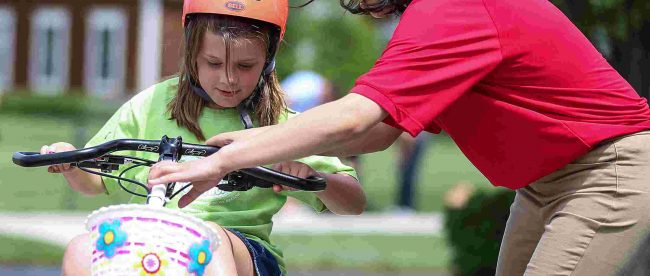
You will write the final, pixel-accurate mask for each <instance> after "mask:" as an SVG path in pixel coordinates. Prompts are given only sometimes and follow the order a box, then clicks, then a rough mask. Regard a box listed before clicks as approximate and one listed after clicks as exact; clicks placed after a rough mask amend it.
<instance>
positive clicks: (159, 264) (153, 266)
mask: <svg viewBox="0 0 650 276" xmlns="http://www.w3.org/2000/svg"><path fill="white" fill-rule="evenodd" d="M137 255H138V257H139V261H138V262H137V263H135V264H134V265H133V268H136V269H140V276H152V275H156V276H165V273H164V271H165V267H167V264H168V263H169V261H168V260H167V257H166V256H165V254H164V253H162V252H155V250H147V251H141V250H140V251H138V253H137Z"/></svg>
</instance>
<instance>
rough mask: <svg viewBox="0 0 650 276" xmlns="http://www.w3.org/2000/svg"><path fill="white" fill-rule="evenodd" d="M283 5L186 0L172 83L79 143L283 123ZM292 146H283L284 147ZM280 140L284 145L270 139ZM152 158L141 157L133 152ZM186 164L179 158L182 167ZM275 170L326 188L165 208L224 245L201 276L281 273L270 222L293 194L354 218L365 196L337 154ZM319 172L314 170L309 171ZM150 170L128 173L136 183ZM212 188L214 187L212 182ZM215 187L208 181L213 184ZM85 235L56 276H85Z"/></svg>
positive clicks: (83, 176) (85, 179)
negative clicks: (277, 67) (278, 70)
mask: <svg viewBox="0 0 650 276" xmlns="http://www.w3.org/2000/svg"><path fill="white" fill-rule="evenodd" d="M287 13H288V4H287V1H286V0H282V1H256V0H251V1H240V2H237V3H235V2H233V1H226V0H186V1H185V3H184V7H183V24H184V27H185V38H186V40H185V55H184V58H183V64H182V66H181V70H180V72H179V76H178V77H177V78H172V79H169V80H167V81H164V82H161V83H159V84H156V85H154V86H153V87H151V88H149V89H147V90H145V91H142V92H141V93H139V94H138V95H136V96H135V97H133V98H132V99H131V100H130V101H128V102H127V103H125V104H124V105H123V106H122V107H121V108H120V109H119V110H118V111H117V112H116V113H115V115H114V116H113V117H112V118H111V119H110V120H109V121H108V122H107V123H106V125H105V126H104V127H103V128H102V129H101V130H100V131H99V132H98V133H97V134H96V135H95V137H94V138H92V139H91V140H90V142H89V143H88V144H87V145H86V146H93V145H97V144H100V143H102V142H104V141H107V140H113V139H120V138H135V139H160V137H162V136H163V135H168V136H170V137H176V136H182V137H183V141H184V142H189V143H201V142H204V141H205V137H210V136H213V135H216V134H218V133H222V132H227V131H234V130H239V129H243V128H250V127H252V126H253V125H258V126H268V125H273V124H276V123H280V122H283V121H285V120H287V118H288V117H291V116H292V114H291V112H288V110H287V108H286V104H285V102H284V98H283V93H282V92H281V90H280V88H279V85H278V81H277V76H276V75H275V71H274V56H275V52H276V49H277V47H278V44H279V42H280V40H281V39H282V35H283V34H284V29H285V24H286V18H287ZM286 142H290V141H288V140H287V141H286ZM278 143H285V141H278ZM73 149H74V147H72V146H71V145H70V144H67V143H57V144H53V145H50V146H44V147H43V148H42V150H41V152H42V153H47V152H60V151H68V150H73ZM132 154H133V155H135V156H137V157H141V158H147V159H154V158H155V156H152V155H150V154H148V153H141V152H138V153H132ZM186 160H188V159H185V160H182V161H186ZM274 168H275V169H277V170H280V171H282V172H285V173H289V174H292V175H295V176H298V177H307V176H310V175H319V176H322V177H324V178H326V180H327V183H328V186H327V189H326V190H325V191H323V192H319V193H308V192H295V191H283V190H287V189H285V188H283V187H281V186H275V187H274V189H273V190H270V189H253V190H250V191H246V192H224V191H221V190H219V189H217V188H213V189H210V190H209V191H208V192H206V193H205V194H203V195H202V196H201V197H199V198H198V199H197V200H196V201H194V202H193V203H192V204H189V205H188V203H189V201H187V200H186V199H187V198H188V195H191V194H192V193H194V192H196V191H195V190H194V191H192V190H191V191H190V192H188V195H185V196H184V197H183V199H181V201H180V202H177V201H173V202H171V203H170V204H168V205H171V206H172V207H176V206H178V207H185V208H183V209H182V210H183V211H185V212H187V213H189V214H192V215H194V216H196V217H199V218H201V219H204V220H205V221H208V222H209V223H211V225H212V226H213V227H214V228H215V229H216V230H217V232H218V233H219V235H220V236H221V240H222V241H223V243H222V245H221V246H220V247H219V248H218V249H217V251H216V252H215V254H216V255H215V256H218V257H216V258H213V260H214V261H213V262H212V263H211V264H210V265H209V266H208V268H207V272H208V275H211V273H214V272H215V269H216V268H217V267H218V268H219V270H222V271H223V272H225V274H226V275H237V274H239V275H280V274H282V273H284V271H285V268H284V262H283V260H282V253H281V251H280V250H279V249H278V248H276V247H275V246H274V245H273V244H272V243H271V242H270V240H269V235H270V232H271V228H272V220H271V218H272V216H273V215H274V214H275V213H277V212H278V211H279V210H280V208H281V207H282V205H283V204H284V203H285V201H286V199H287V196H292V197H295V198H297V199H299V200H301V201H303V202H305V203H307V204H308V205H310V206H312V207H313V208H314V209H316V210H317V211H323V210H325V209H329V210H331V211H332V212H334V213H337V214H360V213H361V212H362V210H363V209H364V206H365V196H364V194H363V192H362V190H361V186H360V184H359V182H358V181H357V180H356V178H355V172H354V171H353V170H352V169H351V168H349V167H347V166H344V165H343V164H342V163H340V161H339V160H338V159H336V158H328V157H317V156H314V157H310V158H306V159H303V160H301V162H283V163H280V164H277V165H276V166H275V167H274ZM48 170H49V171H50V172H56V173H58V172H61V173H63V175H64V176H65V178H66V179H67V180H68V182H69V183H70V186H71V187H72V188H73V189H75V190H77V191H80V192H82V193H85V194H98V193H102V192H106V193H110V192H112V190H113V187H116V185H113V184H115V183H114V182H112V180H111V179H109V178H101V177H99V176H96V175H92V174H87V173H85V172H83V171H80V170H78V169H76V168H71V167H70V166H69V165H57V166H53V167H50V168H48ZM317 171H318V172H317ZM147 174H148V172H147V171H146V170H140V171H137V172H133V173H131V171H129V172H127V174H126V176H127V177H129V178H135V179H137V180H139V181H141V182H144V181H145V180H146V179H147ZM213 184H216V183H213ZM213 187H214V185H213ZM89 242H90V241H89V239H88V236H87V235H84V236H80V237H77V238H75V239H74V240H73V241H72V242H71V244H70V245H69V246H68V248H67V250H66V254H65V257H64V262H63V273H64V274H67V275H82V274H89V266H90V257H89V254H90V252H88V250H86V249H87V248H90V247H89V245H88V243H89Z"/></svg>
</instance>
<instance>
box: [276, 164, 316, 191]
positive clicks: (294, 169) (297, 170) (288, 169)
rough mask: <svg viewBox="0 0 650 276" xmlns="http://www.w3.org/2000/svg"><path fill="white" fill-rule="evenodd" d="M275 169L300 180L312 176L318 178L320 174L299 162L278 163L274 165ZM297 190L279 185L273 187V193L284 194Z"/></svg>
mask: <svg viewBox="0 0 650 276" xmlns="http://www.w3.org/2000/svg"><path fill="white" fill-rule="evenodd" d="M273 169H274V170H276V171H279V172H283V173H286V174H290V175H293V176H296V177H300V178H307V177H310V176H318V175H319V174H318V172H317V171H315V170H314V169H312V168H311V167H310V166H308V165H307V164H305V163H301V162H297V161H286V162H282V163H278V164H275V165H273ZM296 190H297V189H295V188H291V187H287V186H282V185H279V184H276V185H273V191H275V192H276V193H279V192H282V191H296Z"/></svg>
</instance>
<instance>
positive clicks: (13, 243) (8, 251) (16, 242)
mask: <svg viewBox="0 0 650 276" xmlns="http://www.w3.org/2000/svg"><path fill="white" fill-rule="evenodd" d="M0 245H2V246H0V264H3V265H38V266H58V265H60V264H61V260H62V258H63V248H61V247H59V246H56V245H51V244H48V243H44V242H39V241H33V240H29V239H25V238H22V237H17V236H7V235H0Z"/></svg>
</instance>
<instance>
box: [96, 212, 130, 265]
mask: <svg viewBox="0 0 650 276" xmlns="http://www.w3.org/2000/svg"><path fill="white" fill-rule="evenodd" d="M121 224H122V223H121V222H120V221H119V220H113V221H112V222H108V221H105V222H103V223H102V224H100V225H99V238H97V243H96V247H95V248H96V249H97V251H104V255H105V256H106V257H107V258H111V257H113V256H114V255H115V249H117V248H118V247H120V246H122V245H124V242H125V241H126V233H125V232H124V231H122V229H120V225H121Z"/></svg>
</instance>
